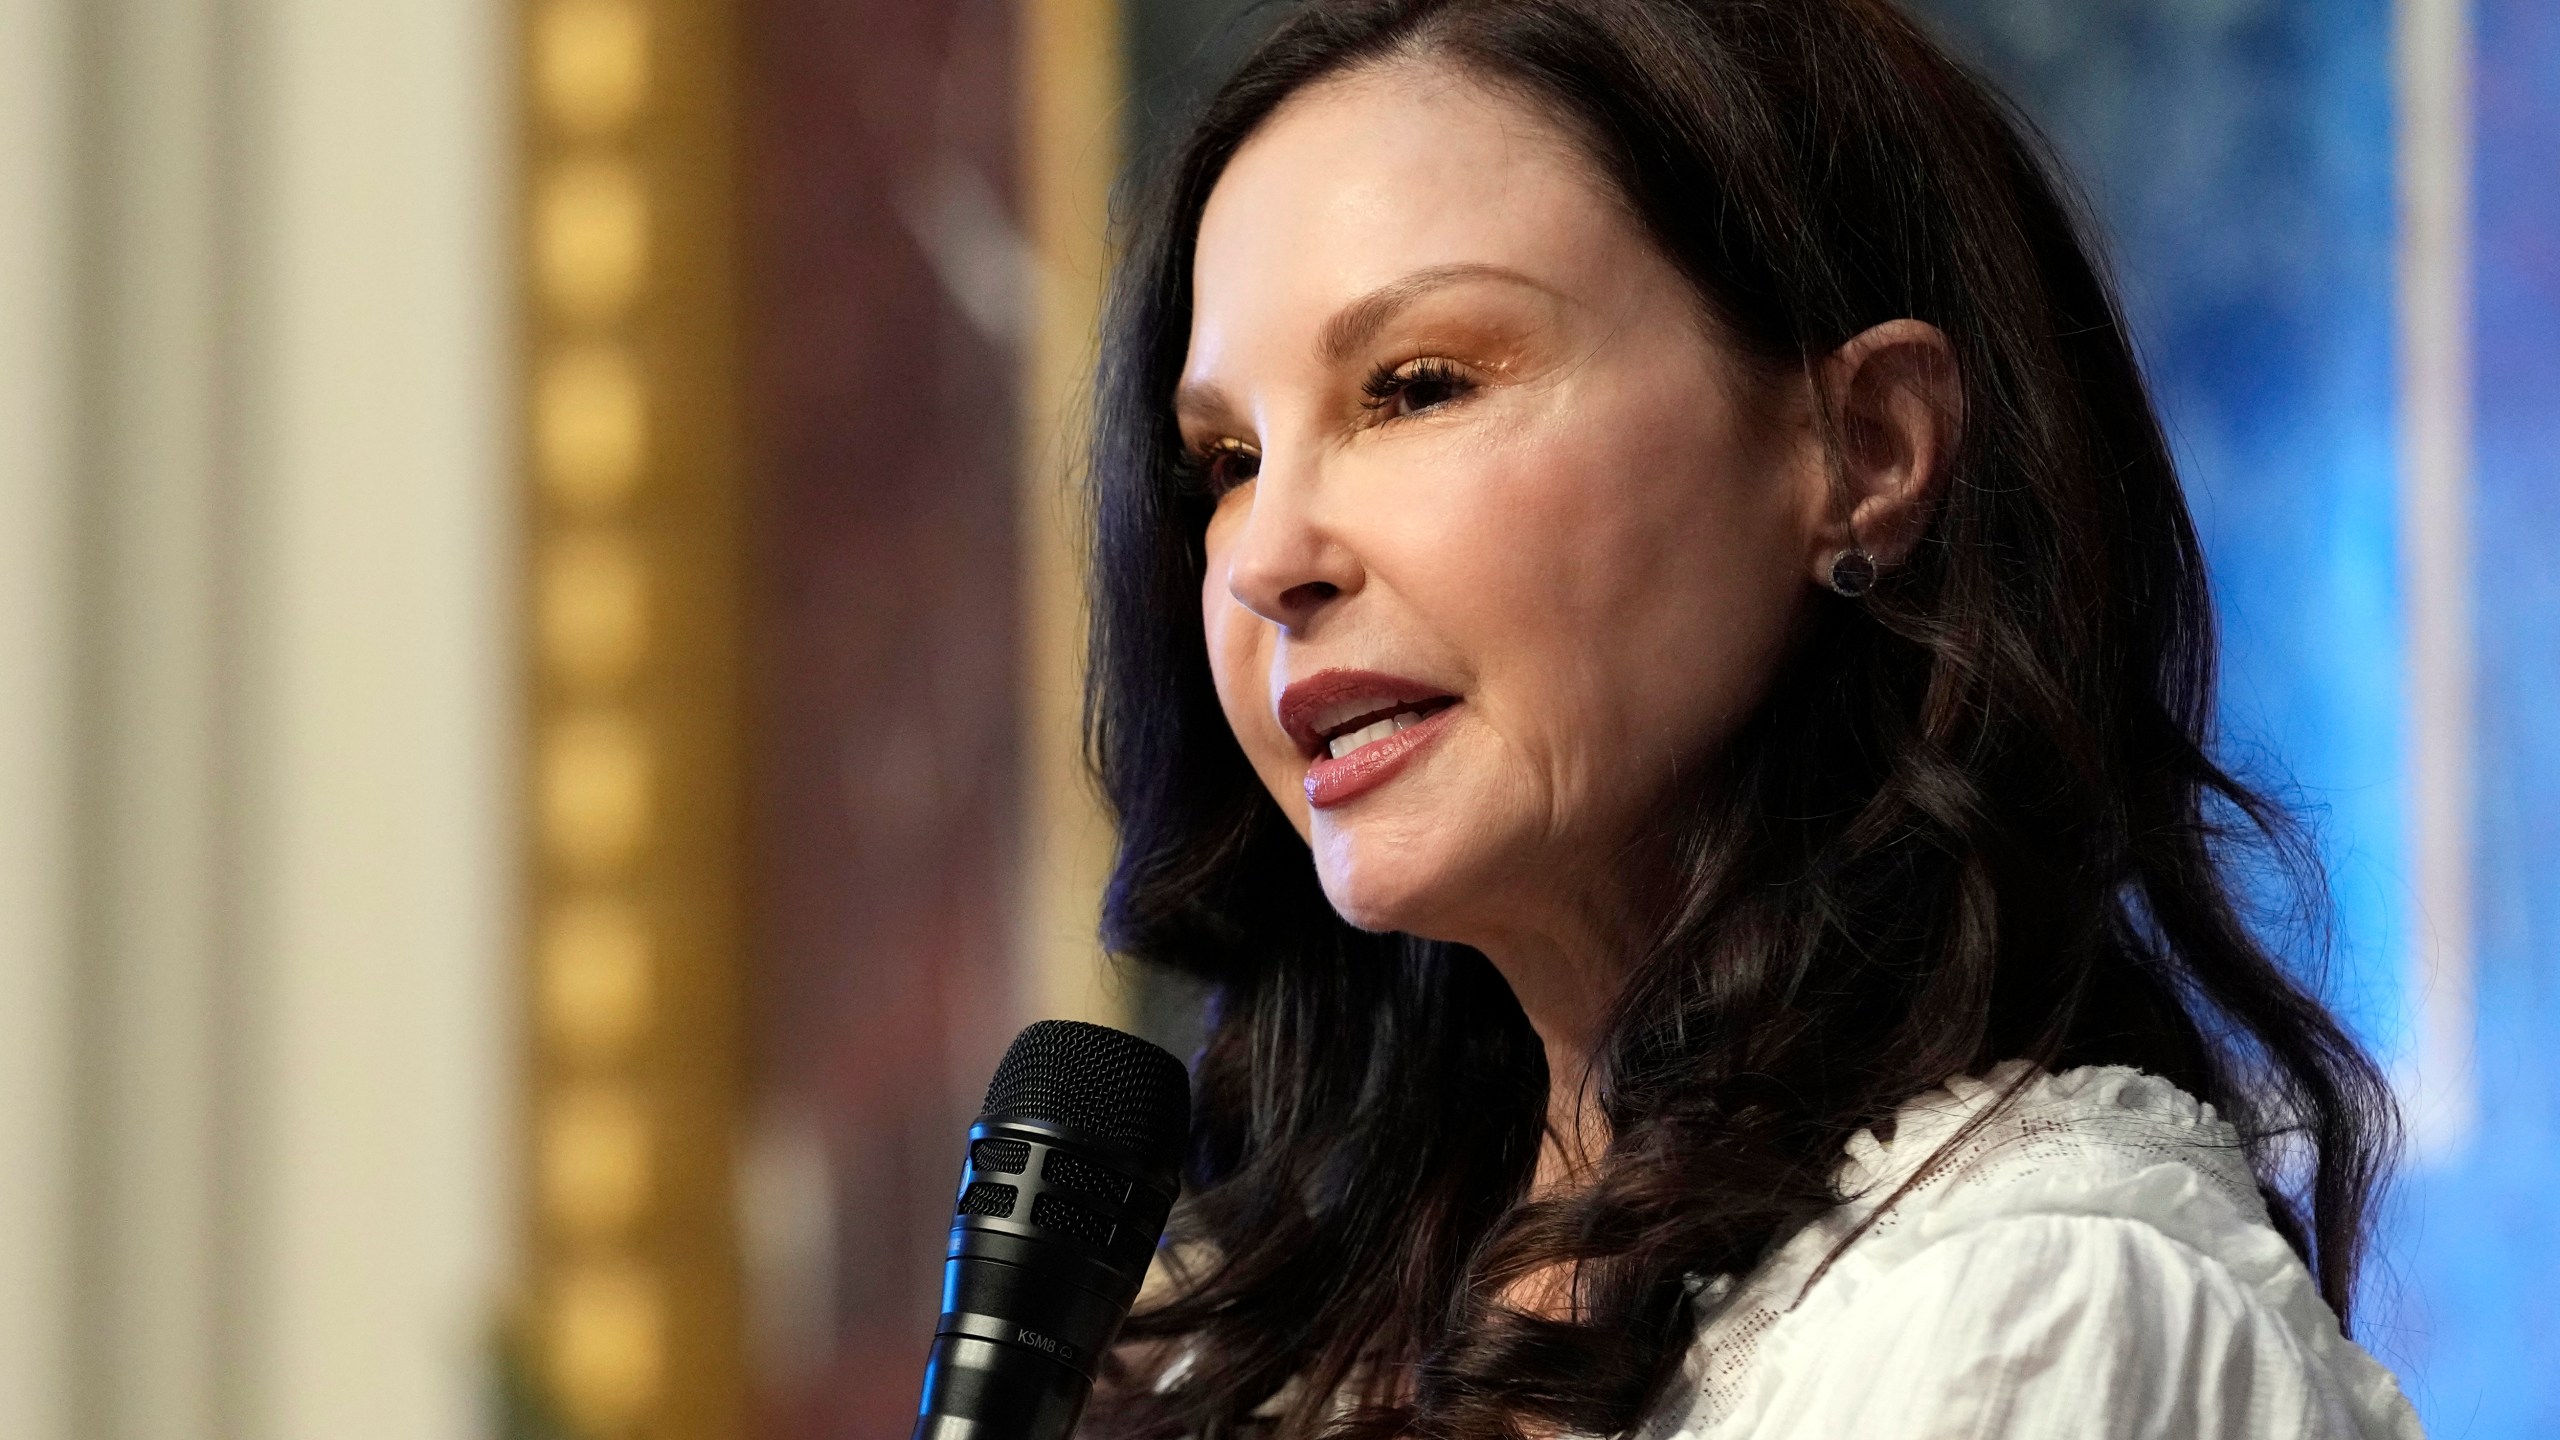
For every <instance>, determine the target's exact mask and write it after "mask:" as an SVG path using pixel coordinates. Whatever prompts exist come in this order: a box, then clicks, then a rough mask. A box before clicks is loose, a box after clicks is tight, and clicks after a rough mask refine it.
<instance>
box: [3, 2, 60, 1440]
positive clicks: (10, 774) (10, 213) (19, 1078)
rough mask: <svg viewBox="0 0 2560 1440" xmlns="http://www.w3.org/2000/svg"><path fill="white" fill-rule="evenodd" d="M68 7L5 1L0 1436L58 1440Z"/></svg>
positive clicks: (23, 1439)
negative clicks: (5, 319) (5, 320)
mask: <svg viewBox="0 0 2560 1440" xmlns="http://www.w3.org/2000/svg"><path fill="white" fill-rule="evenodd" d="M71 3H72V0H0V315H5V316H8V317H9V319H8V322H7V323H6V324H0V1157H5V1163H0V1435H11V1436H16V1437H19V1440H70V1435H71V1428H70V1427H71V1409H70V1405H71V1387H70V1358H71V1347H70V1340H71V1322H70V1311H69V1307H70V1298H71V1274H72V1270H71V1246H72V1232H71V1207H72V1164H71V1149H70V1145H71V1134H70V1123H69V1121H70V1110H69V1105H70V1096H71V1052H72V1024H73V1020H72V1015H73V1011H72V959H71V957H72V934H73V929H74V920H73V915H72V899H71V896H72V886H71V877H72V871H73V867H74V863H75V862H74V858H73V857H74V841H73V832H72V828H71V774H72V769H73V765H74V758H73V749H72V738H71V737H72V722H71V716H72V702H71V686H72V676H73V659H72V645H73V631H72V626H73V619H72V600H71V592H72V575H73V573H74V572H73V548H74V546H75V544H76V539H75V534H76V528H75V520H74V490H73V484H72V451H71V411H72V375H71V366H70V363H69V362H70V359H71V305H70V292H71V275H72V269H71V253H72V251H71V244H72V223H73V222H72V206H73V191H72V177H71V168H72V167H71V158H70V157H71V139H70V137H71V131H72V126H71V114H70V107H71V103H72V98H71V97H72V85H71V70H72V35H71V28H72V17H71V8H70V7H71Z"/></svg>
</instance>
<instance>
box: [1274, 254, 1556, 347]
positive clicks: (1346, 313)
mask: <svg viewBox="0 0 2560 1440" xmlns="http://www.w3.org/2000/svg"><path fill="white" fill-rule="evenodd" d="M1470 280H1502V281H1507V282H1509V283H1511V284H1514V285H1526V286H1528V287H1529V288H1531V289H1533V290H1541V291H1543V290H1546V289H1547V287H1546V286H1544V285H1541V284H1539V283H1538V282H1537V281H1535V280H1532V279H1530V278H1529V277H1528V276H1526V275H1523V274H1521V273H1520V272H1519V271H1517V270H1513V269H1510V268H1508V267H1506V266H1501V265H1488V264H1485V263H1483V262H1482V261H1460V262H1457V263H1455V264H1450V265H1433V266H1431V267H1429V268H1427V269H1422V270H1416V271H1414V272H1413V273H1412V274H1410V275H1405V276H1402V277H1399V278H1397V279H1394V280H1390V281H1388V282H1387V283H1386V284H1384V285H1381V286H1379V287H1378V288H1377V289H1375V290H1372V291H1370V292H1369V293H1368V294H1366V295H1363V296H1361V297H1360V298H1359V299H1357V300H1354V301H1352V302H1351V303H1350V304H1348V305H1345V306H1343V307H1342V308H1341V309H1340V310H1337V311H1335V312H1334V315H1333V318H1332V319H1330V320H1327V321H1326V322H1324V330H1323V332H1322V333H1321V334H1320V335H1318V337H1317V339H1316V354H1318V355H1319V356H1322V357H1323V359H1324V361H1325V363H1326V364H1328V365H1339V364H1341V363H1342V362H1343V361H1344V360H1347V359H1349V358H1350V357H1351V355H1352V354H1353V352H1355V351H1357V350H1359V349H1360V347H1361V346H1363V345H1366V344H1368V343H1369V342H1370V341H1371V340H1373V339H1375V338H1377V334H1378V332H1379V331H1380V330H1383V329H1385V328H1386V327H1387V322H1389V321H1391V320H1393V319H1395V318H1396V316H1397V314H1398V313H1400V312H1401V311H1403V309H1404V308H1405V307H1406V306H1408V305H1411V304H1412V303H1413V302H1415V301H1416V300H1419V299H1421V298H1422V297H1423V296H1425V295H1428V294H1430V293H1431V292H1432V291H1434V290H1445V289H1447V288H1448V287H1450V286H1452V285H1460V284H1464V283H1466V282H1467V281H1470ZM1548 293H1550V294H1552V293H1553V292H1552V291H1549V292H1548Z"/></svg>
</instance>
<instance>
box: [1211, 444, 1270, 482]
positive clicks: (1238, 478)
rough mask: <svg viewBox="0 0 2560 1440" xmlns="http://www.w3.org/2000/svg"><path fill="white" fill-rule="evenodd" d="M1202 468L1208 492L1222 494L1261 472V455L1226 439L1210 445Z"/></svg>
mask: <svg viewBox="0 0 2560 1440" xmlns="http://www.w3.org/2000/svg"><path fill="white" fill-rule="evenodd" d="M1202 468H1203V469H1204V470H1205V471H1206V478H1207V480H1208V489H1209V493H1210V494H1212V495H1224V494H1226V493H1227V492H1228V491H1230V490H1233V489H1235V488H1236V487H1237V486H1239V485H1242V484H1245V483H1247V482H1248V481H1250V480H1252V479H1253V477H1255V476H1257V475H1259V474H1261V473H1262V456H1261V454H1260V453H1259V452H1258V451H1253V450H1248V449H1246V448H1245V447H1244V446H1243V445H1242V444H1241V443H1239V442H1237V441H1234V440H1226V441H1221V442H1220V443H1219V444H1217V445H1215V446H1213V447H1211V449H1210V451H1209V453H1208V455H1207V456H1206V457H1205V460H1204V463H1203V466H1202Z"/></svg>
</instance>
